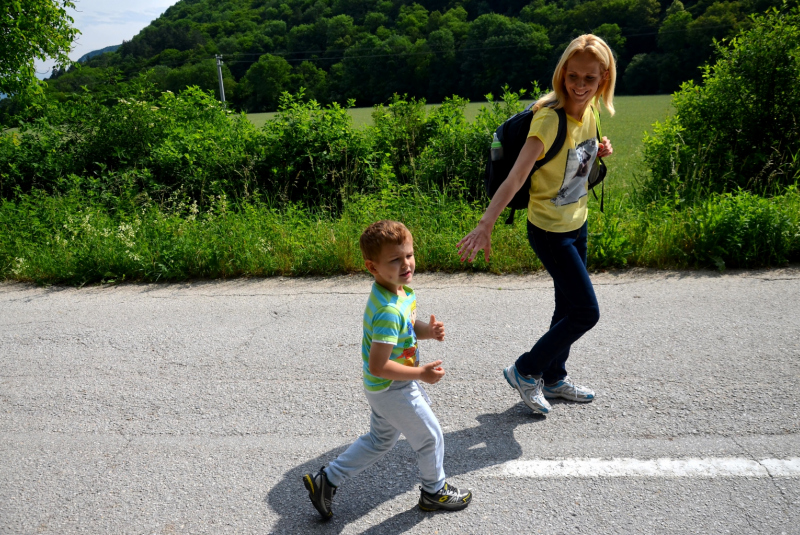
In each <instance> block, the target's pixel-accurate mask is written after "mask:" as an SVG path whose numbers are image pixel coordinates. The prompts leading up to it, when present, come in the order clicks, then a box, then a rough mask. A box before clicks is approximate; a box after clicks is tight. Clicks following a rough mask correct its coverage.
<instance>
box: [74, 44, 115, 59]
mask: <svg viewBox="0 0 800 535" xmlns="http://www.w3.org/2000/svg"><path fill="white" fill-rule="evenodd" d="M121 46H122V45H111V46H107V47H105V48H101V49H100V50H92V51H91V52H89V53H88V54H84V55H82V56H81V57H80V58H79V59H78V63H86V62H87V61H89V60H90V59H92V58H93V57H95V56H99V55H100V54H105V53H106V52H116V51H117V49H118V48H119V47H121Z"/></svg>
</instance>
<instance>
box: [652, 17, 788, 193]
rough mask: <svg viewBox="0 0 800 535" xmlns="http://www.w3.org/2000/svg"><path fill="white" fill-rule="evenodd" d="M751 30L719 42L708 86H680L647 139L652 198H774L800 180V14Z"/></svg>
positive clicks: (760, 20)
mask: <svg viewBox="0 0 800 535" xmlns="http://www.w3.org/2000/svg"><path fill="white" fill-rule="evenodd" d="M752 25H753V27H752V29H750V30H748V31H745V32H743V33H741V34H740V35H738V36H737V37H735V38H733V39H730V40H728V41H725V42H718V43H716V44H715V48H716V52H717V54H718V60H717V62H716V63H715V64H714V65H710V66H706V67H705V68H704V70H703V84H702V85H696V84H694V83H692V82H686V83H685V84H683V86H682V87H681V90H680V91H679V92H677V93H676V94H675V96H674V98H673V106H674V107H675V115H674V117H673V118H672V119H669V120H668V121H667V122H666V123H665V124H656V128H655V133H654V135H653V136H648V137H647V138H645V159H646V161H647V163H648V165H649V166H650V168H651V169H652V177H651V179H650V180H648V181H647V182H646V183H645V187H644V188H643V190H642V191H643V192H644V193H645V195H646V196H647V197H649V198H648V200H650V199H652V198H657V197H658V196H661V195H669V196H672V195H680V196H682V197H691V196H696V195H698V194H701V193H706V192H721V191H731V190H736V189H737V188H743V189H748V190H751V191H753V192H755V193H774V192H776V191H780V190H781V188H783V187H784V186H788V185H791V184H796V182H797V180H798V179H799V178H800V123H799V122H798V121H797V110H798V109H800V84H798V80H800V61H798V58H799V57H800V8H794V9H793V10H791V11H790V12H788V13H784V12H778V11H777V10H774V11H771V12H770V13H769V14H767V15H764V16H759V17H754V18H753V19H752Z"/></svg>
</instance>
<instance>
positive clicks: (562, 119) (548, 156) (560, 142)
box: [535, 108, 567, 169]
mask: <svg viewBox="0 0 800 535" xmlns="http://www.w3.org/2000/svg"><path fill="white" fill-rule="evenodd" d="M553 111H554V112H556V115H557V116H558V131H557V132H556V139H555V140H554V141H553V144H552V145H550V148H549V149H547V152H546V153H545V155H544V158H542V159H541V160H539V161H538V162H536V165H535V168H536V169H541V168H542V167H544V165H545V164H546V163H547V162H549V161H550V160H552V159H553V158H555V157H556V155H557V154H558V153H559V152H561V148H562V147H563V146H564V141H566V139H567V113H566V112H565V111H564V108H558V109H556V110H553Z"/></svg>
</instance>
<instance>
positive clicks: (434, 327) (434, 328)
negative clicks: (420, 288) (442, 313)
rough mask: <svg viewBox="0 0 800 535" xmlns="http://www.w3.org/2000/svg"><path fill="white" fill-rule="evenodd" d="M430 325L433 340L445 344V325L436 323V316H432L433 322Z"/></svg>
mask: <svg viewBox="0 0 800 535" xmlns="http://www.w3.org/2000/svg"><path fill="white" fill-rule="evenodd" d="M429 325H430V326H431V338H435V339H436V340H439V341H440V342H444V323H442V322H441V321H436V316H434V315H433V314H431V322H430V323H429Z"/></svg>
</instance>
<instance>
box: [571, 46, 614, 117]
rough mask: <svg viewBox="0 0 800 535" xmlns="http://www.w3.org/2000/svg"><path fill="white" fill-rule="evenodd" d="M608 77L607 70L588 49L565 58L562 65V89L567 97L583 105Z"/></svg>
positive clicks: (592, 96)
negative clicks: (565, 61)
mask: <svg viewBox="0 0 800 535" xmlns="http://www.w3.org/2000/svg"><path fill="white" fill-rule="evenodd" d="M607 78H608V70H607V69H606V68H605V67H603V64H602V63H600V61H599V60H598V59H597V58H596V57H595V55H594V54H592V53H591V52H589V51H588V50H584V51H583V52H578V53H576V54H574V55H573V56H572V57H571V58H569V59H568V60H567V65H566V66H565V67H564V89H565V90H566V93H567V98H568V99H569V100H571V101H572V102H573V103H574V104H576V105H578V106H581V107H584V106H586V105H587V104H589V102H590V101H591V100H592V98H594V96H595V95H596V94H597V90H598V89H599V88H600V86H601V85H602V84H603V82H605V80H606V79H607Z"/></svg>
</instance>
